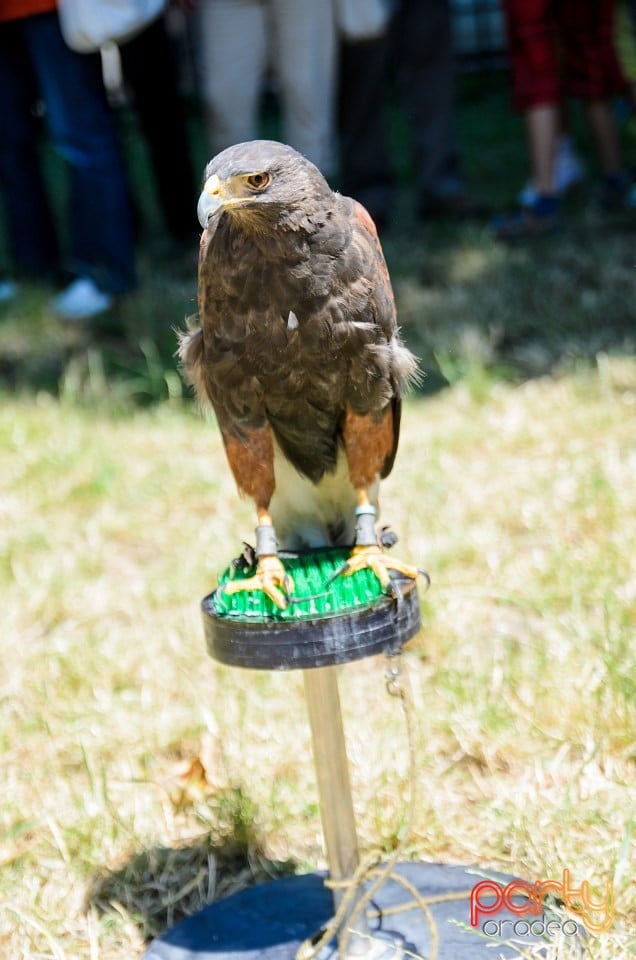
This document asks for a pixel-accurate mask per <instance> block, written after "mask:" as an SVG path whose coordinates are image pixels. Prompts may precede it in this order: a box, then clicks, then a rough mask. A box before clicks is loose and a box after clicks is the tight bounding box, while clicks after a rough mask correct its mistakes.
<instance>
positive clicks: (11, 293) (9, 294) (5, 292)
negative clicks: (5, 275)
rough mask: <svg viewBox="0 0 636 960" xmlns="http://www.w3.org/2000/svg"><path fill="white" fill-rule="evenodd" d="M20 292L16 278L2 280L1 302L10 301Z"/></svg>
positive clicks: (0, 289)
mask: <svg viewBox="0 0 636 960" xmlns="http://www.w3.org/2000/svg"><path fill="white" fill-rule="evenodd" d="M19 292H20V287H19V286H18V285H17V283H16V282H15V280H0V303H10V302H11V300H15V298H16V297H17V295H18V293H19Z"/></svg>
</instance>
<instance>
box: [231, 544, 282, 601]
mask: <svg viewBox="0 0 636 960" xmlns="http://www.w3.org/2000/svg"><path fill="white" fill-rule="evenodd" d="M255 590H262V591H263V593H265V594H266V596H268V597H269V598H270V600H271V601H272V603H274V604H276V606H277V607H278V608H279V609H280V610H285V609H286V608H287V606H288V605H289V598H290V597H291V596H292V594H293V592H294V581H293V580H292V578H291V577H290V576H289V574H288V573H287V571H286V570H285V567H284V566H283V564H282V562H281V561H280V560H279V559H278V557H276V556H269V555H267V556H263V557H259V558H258V564H257V567H256V573H255V574H254V576H253V577H248V578H247V579H246V580H230V581H228V582H227V583H225V584H224V585H223V592H224V593H241V592H243V591H245V592H247V593H251V592H253V591H255Z"/></svg>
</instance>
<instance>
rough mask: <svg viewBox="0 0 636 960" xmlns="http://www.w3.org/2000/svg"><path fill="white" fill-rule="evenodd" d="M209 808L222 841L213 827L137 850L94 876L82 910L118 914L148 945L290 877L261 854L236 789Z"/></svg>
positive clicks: (289, 867)
mask: <svg viewBox="0 0 636 960" xmlns="http://www.w3.org/2000/svg"><path fill="white" fill-rule="evenodd" d="M214 805H215V808H217V807H218V808H219V809H221V810H222V811H223V813H222V819H224V820H225V823H224V824H223V827H222V830H221V831H220V832H221V833H222V836H219V835H218V833H219V830H218V824H215V825H214V827H213V828H211V829H210V831H209V832H207V833H205V834H204V835H202V836H201V837H199V838H197V839H196V840H193V841H192V842H190V843H184V844H182V845H181V846H176V847H168V846H157V847H152V848H150V849H146V850H141V851H140V852H138V853H134V854H132V856H130V857H129V858H128V859H127V860H126V861H125V862H124V863H122V864H121V865H119V866H118V867H116V868H107V869H104V870H100V871H98V872H97V873H96V874H95V876H94V877H93V878H92V880H91V882H90V885H89V888H88V891H87V894H86V907H87V908H89V907H92V908H93V909H95V910H96V911H97V912H98V913H99V914H101V915H107V914H109V913H119V914H120V915H121V914H122V911H123V912H124V914H125V915H127V916H128V917H129V918H130V920H131V921H132V922H133V923H135V924H136V925H137V926H138V928H139V931H140V934H141V936H142V937H143V939H144V940H145V941H146V942H148V941H150V940H152V939H154V938H155V937H159V936H161V935H162V934H163V933H165V932H166V931H167V930H169V929H171V928H172V927H173V926H174V925H175V924H177V923H179V921H181V920H183V919H184V918H185V917H188V916H191V915H192V914H194V913H196V912H197V911H199V910H201V909H202V908H203V907H205V906H206V905H207V904H209V903H212V902H213V901H215V900H218V899H220V898H222V897H224V896H228V895H229V894H232V893H236V892H238V891H239V890H243V889H245V888H246V887H251V886H254V885H255V884H258V883H263V882H265V881H267V880H271V879H275V878H278V877H282V876H289V875H291V874H293V873H295V864H294V863H292V862H284V863H281V862H276V861H272V860H270V859H268V858H267V857H266V856H265V854H264V853H263V845H262V843H261V842H260V841H259V837H258V830H257V827H256V824H255V822H254V819H253V805H252V804H251V802H250V801H249V799H248V798H246V796H245V794H244V793H243V791H242V790H241V788H228V789H227V790H225V791H223V793H222V795H218V796H216V797H215V798H214Z"/></svg>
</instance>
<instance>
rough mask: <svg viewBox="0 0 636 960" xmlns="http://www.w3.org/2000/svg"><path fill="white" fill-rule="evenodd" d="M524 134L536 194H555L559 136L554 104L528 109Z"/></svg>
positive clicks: (557, 114) (557, 115)
mask: <svg viewBox="0 0 636 960" xmlns="http://www.w3.org/2000/svg"><path fill="white" fill-rule="evenodd" d="M525 119H526V133H527V137H528V151H529V154H530V165H531V167H532V178H533V180H534V184H535V188H536V191H537V193H538V194H540V195H543V196H553V195H554V194H555V192H556V188H555V182H554V165H555V159H556V149H557V140H558V136H559V110H558V107H557V106H556V105H555V104H541V105H540V106H536V107H530V109H529V110H528V111H527V113H526V117H525Z"/></svg>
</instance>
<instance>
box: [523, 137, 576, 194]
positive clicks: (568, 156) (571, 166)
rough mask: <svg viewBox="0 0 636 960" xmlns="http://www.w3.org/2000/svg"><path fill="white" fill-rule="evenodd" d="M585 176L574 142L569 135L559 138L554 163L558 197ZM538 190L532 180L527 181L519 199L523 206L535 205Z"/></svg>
mask: <svg viewBox="0 0 636 960" xmlns="http://www.w3.org/2000/svg"><path fill="white" fill-rule="evenodd" d="M584 176H585V170H584V168H583V164H582V163H581V161H580V159H579V157H578V156H577V154H576V151H575V150H574V148H573V147H572V143H571V141H570V139H569V138H568V137H562V138H561V139H560V140H559V145H558V148H557V155H556V161H555V165H554V186H555V193H556V195H557V197H562V196H563V194H564V193H567V192H568V190H571V189H572V187H575V186H576V184H577V183H580V182H581V180H582V179H583V177H584ZM537 196H538V194H537V191H536V188H535V186H534V184H533V183H532V182H529V183H526V185H525V187H524V188H523V190H522V191H521V192H520V193H519V196H518V197H517V200H518V202H519V204H520V205H521V206H522V207H532V206H534V204H535V202H536V199H537Z"/></svg>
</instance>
